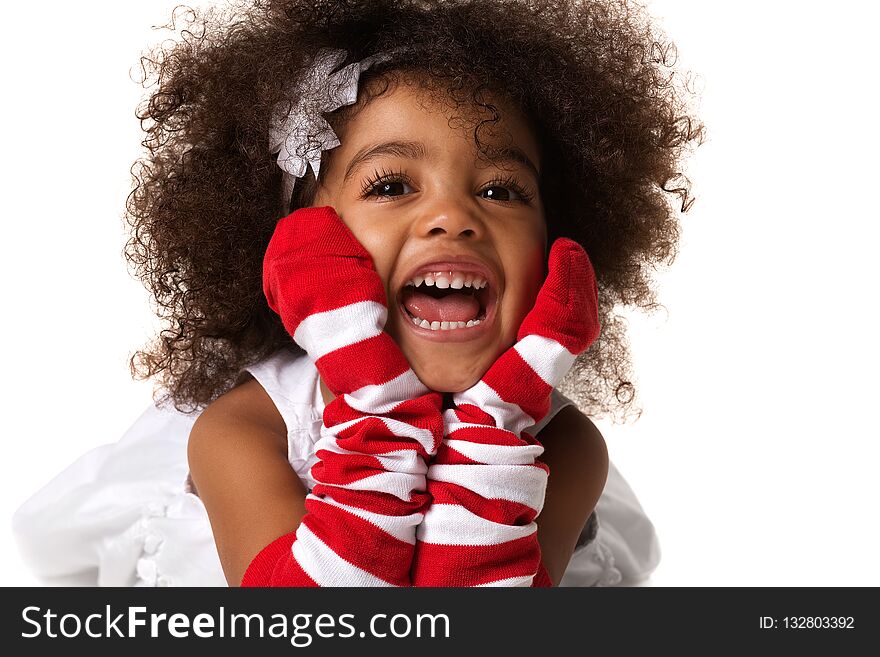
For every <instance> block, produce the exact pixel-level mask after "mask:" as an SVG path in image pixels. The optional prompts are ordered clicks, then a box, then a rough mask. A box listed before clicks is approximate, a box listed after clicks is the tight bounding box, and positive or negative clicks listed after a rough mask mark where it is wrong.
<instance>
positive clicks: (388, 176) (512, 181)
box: [361, 168, 535, 204]
mask: <svg viewBox="0 0 880 657" xmlns="http://www.w3.org/2000/svg"><path fill="white" fill-rule="evenodd" d="M388 183H404V184H407V185H412V178H410V177H409V176H408V175H406V174H405V173H404V172H403V171H386V170H385V169H384V168H383V169H382V171H381V172H379V171H378V170H374V171H373V175H372V176H371V177H370V178H368V179H367V180H365V181H364V184H363V186H362V188H361V198H363V199H366V198H369V197H370V196H378V195H377V194H374V192H375V190H376V187H378V186H379V185H384V184H388ZM491 187H505V188H508V189H510V190H511V191H513V192H515V193H516V195H517V196H519V199H518V201H519V202H522V203H526V204H530V203H531V202H532V200H533V199H534V197H535V195H534V194H533V193H532V192H530V191H528V190H527V189H526V188H525V186H524V185H523V184H522V183H520V181H519V180H518V179H517V178H516V177H515V176H512V175H508V176H504V177H500V176H499V177H495V178H493V179H492V180H490V181H489V182H488V183H486V184H485V185H484V186H483V190H486V189H489V188H491ZM392 198H393V197H392ZM496 202H498V203H516V202H517V200H513V201H496Z"/></svg>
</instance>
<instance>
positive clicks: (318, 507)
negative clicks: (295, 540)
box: [302, 498, 414, 586]
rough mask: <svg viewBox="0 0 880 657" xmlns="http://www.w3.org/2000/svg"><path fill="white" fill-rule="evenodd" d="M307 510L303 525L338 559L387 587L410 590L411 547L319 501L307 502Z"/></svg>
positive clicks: (343, 510) (309, 499)
mask: <svg viewBox="0 0 880 657" xmlns="http://www.w3.org/2000/svg"><path fill="white" fill-rule="evenodd" d="M306 509H307V510H308V511H310V513H307V514H306V515H305V516H303V519H302V522H303V523H304V524H305V525H306V526H307V527H308V528H309V529H311V530H312V532H314V534H315V535H316V536H317V537H318V538H320V539H321V541H322V542H324V543H325V544H326V545H327V547H329V548H330V549H331V550H333V552H335V553H336V554H337V555H339V556H340V557H342V558H343V559H345V560H346V561H347V562H349V563H351V564H354V565H355V566H357V567H358V568H360V569H361V570H365V571H367V572H368V573H371V574H372V575H375V576H376V577H379V578H381V579H383V580H385V581H386V582H389V583H390V584H394V585H395V586H409V584H410V572H409V570H410V564H411V563H412V559H413V549H414V546H413V545H411V544H410V543H407V542H405V541H401V540H399V539H397V538H395V537H394V536H392V535H391V534H389V533H388V532H386V531H385V530H384V529H380V528H379V527H377V526H376V525H374V524H373V523H371V522H369V521H367V520H364V519H363V518H360V517H358V516H356V515H354V514H352V513H349V512H348V511H346V510H345V509H340V508H339V507H336V506H332V505H330V504H327V503H325V502H322V501H320V500H316V499H314V498H308V499H307V500H306ZM342 528H345V530H344V531H340V530H341V529H342Z"/></svg>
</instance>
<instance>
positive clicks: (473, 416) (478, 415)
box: [455, 403, 495, 427]
mask: <svg viewBox="0 0 880 657" xmlns="http://www.w3.org/2000/svg"><path fill="white" fill-rule="evenodd" d="M455 416H456V417H457V418H458V419H459V420H460V421H461V422H470V423H472V424H482V425H485V426H487V427H494V426H495V418H493V417H492V416H491V415H489V414H488V413H487V412H486V411H484V410H483V409H482V408H480V407H479V406H477V405H476V404H467V403H465V404H459V405H458V406H456V407H455Z"/></svg>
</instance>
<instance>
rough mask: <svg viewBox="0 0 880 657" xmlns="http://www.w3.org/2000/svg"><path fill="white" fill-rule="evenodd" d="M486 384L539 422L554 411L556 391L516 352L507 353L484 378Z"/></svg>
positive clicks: (511, 350) (509, 350)
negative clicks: (552, 405)
mask: <svg viewBox="0 0 880 657" xmlns="http://www.w3.org/2000/svg"><path fill="white" fill-rule="evenodd" d="M483 382H484V383H486V384H487V385H488V386H489V387H490V388H492V390H494V391H495V392H497V393H498V396H499V397H501V399H503V400H504V401H505V402H507V403H509V404H516V405H517V406H519V407H520V408H521V409H522V410H523V411H524V412H525V413H526V414H527V415H528V416H529V417H530V418H533V419H534V420H535V422H538V421H539V420H540V419H541V418H543V417H544V416H545V415H547V412H548V411H549V410H550V393H551V392H553V388H552V387H551V386H549V385H547V383H546V381H544V380H543V379H542V378H541V377H540V376H538V373H537V372H535V370H533V369H532V366H531V365H529V364H528V363H527V362H526V361H525V360H523V357H522V356H520V354H519V352H518V351H517V350H516V349H513V348H511V349H508V350H507V351H506V352H504V353H503V354H502V355H501V357H500V358H499V359H498V360H497V361H495V364H494V365H492V367H490V368H489V371H488V372H486V374H485V375H484V376H483Z"/></svg>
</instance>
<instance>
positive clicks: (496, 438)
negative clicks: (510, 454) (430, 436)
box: [446, 426, 525, 447]
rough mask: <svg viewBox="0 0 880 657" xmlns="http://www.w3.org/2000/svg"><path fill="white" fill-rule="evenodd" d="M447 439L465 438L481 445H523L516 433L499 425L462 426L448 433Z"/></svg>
mask: <svg viewBox="0 0 880 657" xmlns="http://www.w3.org/2000/svg"><path fill="white" fill-rule="evenodd" d="M446 438H447V439H451V440H465V441H467V442H469V443H477V444H480V445H502V446H505V447H521V446H522V445H523V442H525V441H523V440H521V439H520V438H519V437H517V435H516V434H515V433H513V432H512V431H508V430H507V429H499V428H498V427H486V426H479V427H461V428H460V429H454V430H453V431H451V432H449V433H448V434H446Z"/></svg>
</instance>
